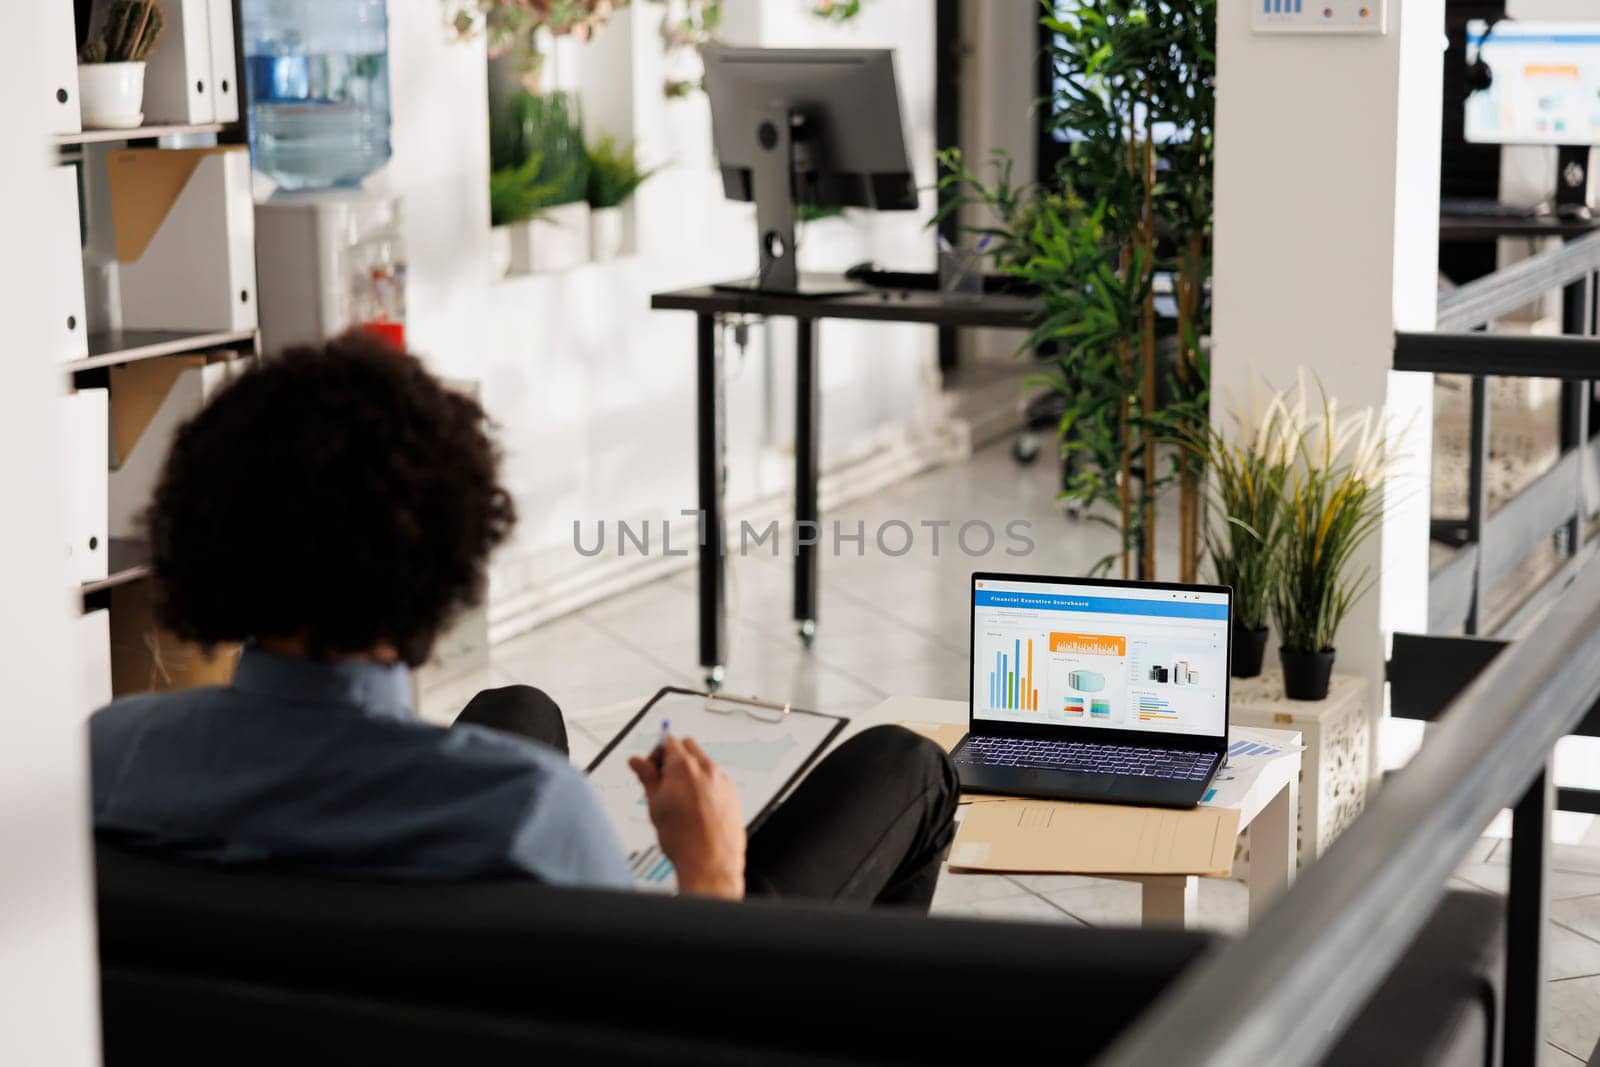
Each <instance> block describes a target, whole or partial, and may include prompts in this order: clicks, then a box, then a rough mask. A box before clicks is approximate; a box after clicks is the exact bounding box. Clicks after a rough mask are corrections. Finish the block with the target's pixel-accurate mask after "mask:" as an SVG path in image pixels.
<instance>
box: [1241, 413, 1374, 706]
mask: <svg viewBox="0 0 1600 1067" xmlns="http://www.w3.org/2000/svg"><path fill="white" fill-rule="evenodd" d="M1300 388H1301V395H1302V397H1303V396H1304V383H1303V382H1302V383H1301V386H1300ZM1322 409H1323V410H1322V414H1321V416H1320V417H1319V418H1318V419H1316V420H1315V421H1314V424H1313V425H1311V426H1310V427H1309V428H1308V430H1307V432H1306V433H1304V434H1302V435H1301V437H1300V439H1299V441H1298V444H1297V447H1296V451H1297V453H1298V455H1297V457H1296V462H1295V463H1294V464H1293V466H1292V467H1291V469H1290V471H1289V474H1288V477H1287V478H1286V480H1285V483H1284V490H1283V498H1284V512H1283V535H1282V540H1281V542H1280V545H1279V551H1278V566H1277V578H1276V581H1275V582H1274V583H1273V589H1272V598H1271V602H1272V618H1273V622H1274V623H1276V624H1277V627H1278V640H1279V646H1280V647H1279V649H1278V656H1279V659H1280V660H1281V661H1282V664H1283V689H1284V695H1285V696H1287V697H1289V699H1291V700H1322V699H1323V698H1325V697H1326V696H1327V695H1328V682H1329V679H1330V678H1331V677H1332V674H1333V662H1334V657H1335V648H1334V639H1335V635H1336V634H1337V633H1338V630H1339V624H1340V623H1341V622H1343V621H1344V618H1345V616H1346V615H1348V614H1349V612H1350V609H1351V607H1353V606H1354V605H1355V603H1356V601H1357V600H1359V599H1360V598H1361V597H1362V596H1363V595H1365V593H1366V592H1367V590H1368V589H1369V588H1370V587H1371V586H1372V583H1373V581H1374V578H1373V575H1372V572H1371V569H1370V568H1365V567H1363V568H1360V569H1355V568H1354V559H1355V554H1356V552H1357V550H1358V549H1360V548H1361V546H1362V544H1363V543H1364V542H1365V541H1366V540H1367V538H1369V537H1371V536H1372V534H1373V532H1374V531H1375V530H1376V529H1377V528H1378V524H1379V523H1380V522H1381V521H1382V519H1383V507H1384V500H1383V496H1384V485H1383V481H1384V474H1385V473H1386V472H1387V470H1388V468H1389V465H1390V462H1391V456H1390V454H1389V452H1388V446H1387V441H1386V438H1385V427H1384V422H1383V419H1382V418H1381V417H1380V416H1379V415H1378V413H1377V412H1374V411H1372V410H1371V409H1367V410H1364V411H1359V412H1357V413H1355V414H1354V415H1350V416H1348V417H1346V418H1343V419H1340V418H1339V417H1338V416H1337V411H1336V406H1335V404H1334V403H1333V402H1332V401H1330V400H1328V398H1327V396H1326V395H1324V396H1323V398H1322Z"/></svg>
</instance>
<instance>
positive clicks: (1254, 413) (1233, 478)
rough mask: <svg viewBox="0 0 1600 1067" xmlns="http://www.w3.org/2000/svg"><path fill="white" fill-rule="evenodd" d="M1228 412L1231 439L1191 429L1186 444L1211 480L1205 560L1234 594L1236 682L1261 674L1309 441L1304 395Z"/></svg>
mask: <svg viewBox="0 0 1600 1067" xmlns="http://www.w3.org/2000/svg"><path fill="white" fill-rule="evenodd" d="M1256 396H1257V392H1256V389H1255V387H1254V385H1253V384H1252V388H1251V397H1252V403H1251V405H1250V407H1249V409H1247V410H1241V409H1240V406H1239V405H1238V404H1234V405H1233V412H1232V422H1233V428H1232V431H1231V432H1228V433H1225V432H1224V431H1223V430H1222V428H1220V427H1213V426H1210V425H1201V424H1194V425H1191V426H1190V427H1189V428H1188V430H1187V434H1188V436H1186V437H1185V438H1183V444H1184V446H1185V448H1186V449H1188V450H1189V451H1190V452H1192V453H1193V454H1194V455H1195V456H1196V457H1197V458H1198V459H1199V461H1200V465H1202V466H1203V467H1204V468H1205V469H1206V470H1207V471H1208V472H1209V474H1210V479H1209V487H1210V494H1209V501H1210V508H1209V509H1208V518H1209V520H1210V521H1209V522H1208V523H1207V524H1206V527H1205V532H1204V536H1205V545H1206V556H1207V558H1208V560H1209V561H1210V564H1211V571H1212V577H1213V579H1214V580H1215V581H1216V582H1217V583H1218V584H1220V585H1226V586H1230V587H1231V588H1232V589H1233V667H1232V673H1233V676H1234V677H1235V678H1254V677H1256V676H1257V675H1259V674H1260V673H1261V667H1262V661H1263V660H1264V658H1265V654H1266V649H1267V638H1268V635H1269V629H1268V626H1267V623H1268V619H1269V615H1270V610H1271V606H1272V598H1273V595H1274V593H1275V592H1276V591H1277V589H1278V587H1279V581H1280V578H1281V576H1282V575H1281V571H1282V556H1283V549H1284V540H1285V536H1286V534H1287V532H1288V527H1289V522H1288V511H1289V501H1288V499H1287V497H1286V495H1285V489H1286V487H1287V486H1288V485H1289V484H1290V475H1291V471H1292V470H1293V469H1294V466H1295V464H1296V463H1297V462H1299V460H1300V457H1301V454H1302V442H1303V439H1304V437H1305V434H1306V425H1307V419H1306V411H1305V404H1304V393H1303V392H1301V393H1299V394H1298V398H1295V397H1291V395H1290V393H1289V392H1287V391H1286V392H1282V393H1278V394H1277V395H1275V396H1273V397H1272V399H1271V400H1270V401H1269V402H1268V403H1267V404H1266V405H1265V406H1264V407H1263V406H1262V405H1260V404H1259V403H1255V402H1254V401H1255V398H1256Z"/></svg>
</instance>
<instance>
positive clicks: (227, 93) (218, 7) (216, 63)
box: [206, 0, 239, 122]
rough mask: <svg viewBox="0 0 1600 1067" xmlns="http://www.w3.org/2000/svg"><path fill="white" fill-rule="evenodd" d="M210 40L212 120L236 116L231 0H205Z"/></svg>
mask: <svg viewBox="0 0 1600 1067" xmlns="http://www.w3.org/2000/svg"><path fill="white" fill-rule="evenodd" d="M207 4H208V7H207V8H206V30H207V33H208V34H209V36H210V41H211V82H210V86H209V88H210V91H211V109H212V117H213V121H215V122H237V121H238V119H239V72H238V69H237V65H238V64H237V61H236V60H235V59H234V50H233V43H234V41H233V0H207Z"/></svg>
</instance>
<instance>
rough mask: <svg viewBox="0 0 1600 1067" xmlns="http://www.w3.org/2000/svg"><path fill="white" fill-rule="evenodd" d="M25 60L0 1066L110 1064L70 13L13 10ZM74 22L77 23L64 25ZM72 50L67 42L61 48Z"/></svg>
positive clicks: (14, 340)
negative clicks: (51, 265)
mask: <svg viewBox="0 0 1600 1067" xmlns="http://www.w3.org/2000/svg"><path fill="white" fill-rule="evenodd" d="M8 10H9V15H8V19H9V23H8V26H9V30H10V33H11V39H12V40H13V41H14V42H16V43H17V47H15V48H13V49H11V53H12V54H11V55H10V56H8V57H7V60H6V62H5V63H0V99H3V100H6V101H8V103H7V105H6V106H5V107H0V144H3V145H4V146H5V148H4V152H5V159H6V164H5V166H4V167H3V168H0V249H3V254H0V357H3V361H4V364H5V376H6V377H5V387H4V388H3V389H0V456H3V459H0V500H3V501H5V520H4V521H3V522H0V589H4V590H5V595H4V596H3V597H0V678H3V679H4V680H5V689H4V698H3V699H0V857H3V859H0V1059H3V1060H5V1062H7V1063H18V1064H22V1063H28V1064H34V1063H37V1064H51V1065H52V1067H55V1065H62V1067H78V1065H82V1067H88V1065H90V1064H95V1063H99V1062H100V1054H99V991H98V989H97V986H96V980H95V933H94V929H95V928H94V901H93V895H92V890H91V883H90V877H91V876H90V866H89V806H88V781H87V758H86V756H87V751H86V743H85V737H84V733H83V709H81V708H78V707H76V706H74V705H75V704H76V700H75V699H74V695H75V694H76V693H77V691H78V681H77V679H76V678H75V677H74V675H73V673H72V671H73V666H74V665H73V664H72V663H71V662H70V661H69V656H68V651H67V650H68V647H69V641H70V638H69V636H68V617H69V616H68V612H69V609H70V604H71V599H72V593H71V591H70V589H69V580H68V575H67V566H66V553H65V546H66V538H65V533H64V524H63V521H62V500H61V496H60V493H61V486H60V475H59V470H60V468H59V466H58V461H59V459H60V450H61V438H60V435H59V428H58V422H59V420H60V419H61V418H62V412H61V405H60V404H58V403H56V399H57V397H59V396H60V395H61V392H62V382H63V376H62V373H61V369H60V364H59V363H58V362H57V361H56V352H55V349H56V348H58V347H59V342H52V340H51V332H50V331H51V330H52V329H54V328H57V324H56V323H55V322H53V321H52V322H45V321H41V318H40V316H41V313H42V312H43V309H45V308H47V307H50V306H53V305H54V304H56V303H57V301H56V300H53V299H50V298H49V297H48V294H46V293H43V292H40V291H39V284H40V283H39V280H38V278H37V276H36V275H37V272H36V271H34V270H32V269H31V267H32V265H33V264H36V263H39V262H41V261H43V259H44V255H43V253H42V249H43V243H42V242H43V240H44V234H43V233H42V232H41V231H40V228H39V223H40V213H39V212H38V211H37V210H36V206H37V205H38V204H39V203H41V202H42V201H43V199H44V195H45V178H46V172H45V161H46V156H45V133H44V127H43V124H42V116H41V115H40V114H39V109H37V108H33V107H29V106H23V105H21V104H19V103H18V102H19V101H23V100H32V99H34V98H35V97H37V96H39V94H40V92H41V89H40V87H41V86H42V85H43V83H44V73H43V70H42V68H41V67H40V65H39V57H38V54H37V53H38V48H37V47H35V46H34V45H33V44H30V42H41V41H44V40H46V39H47V36H46V31H45V24H44V20H45V19H46V18H47V17H65V18H68V19H70V18H71V15H72V10H71V5H67V6H66V7H65V9H63V8H62V6H61V5H59V4H37V3H33V4H13V5H11V6H10V8H9V9H8ZM63 10H64V12H65V13H64V14H62V12H63ZM58 39H59V38H58Z"/></svg>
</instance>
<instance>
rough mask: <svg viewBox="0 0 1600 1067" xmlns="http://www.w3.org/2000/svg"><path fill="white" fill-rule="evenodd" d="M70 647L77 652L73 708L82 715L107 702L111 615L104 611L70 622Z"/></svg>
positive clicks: (95, 709) (88, 613) (89, 613)
mask: <svg viewBox="0 0 1600 1067" xmlns="http://www.w3.org/2000/svg"><path fill="white" fill-rule="evenodd" d="M72 646H73V649H74V650H75V651H76V653H77V663H76V664H75V667H76V672H77V673H76V678H77V681H78V694H77V707H76V708H75V709H74V710H76V711H77V712H79V713H80V714H82V715H88V714H90V713H91V712H94V711H98V710H99V709H100V708H103V707H105V706H106V705H107V704H109V703H111V613H110V612H109V611H107V610H106V609H105V608H101V609H100V610H98V611H89V612H85V613H84V614H82V615H80V616H78V617H77V618H76V619H74V620H72Z"/></svg>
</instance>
